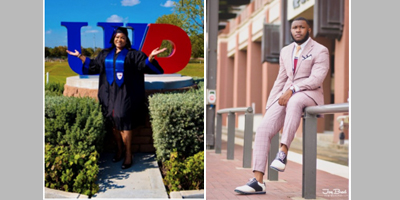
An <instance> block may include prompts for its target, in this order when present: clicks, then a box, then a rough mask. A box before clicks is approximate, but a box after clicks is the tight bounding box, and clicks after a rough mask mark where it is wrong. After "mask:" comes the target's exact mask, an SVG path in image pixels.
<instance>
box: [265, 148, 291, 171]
mask: <svg viewBox="0 0 400 200" xmlns="http://www.w3.org/2000/svg"><path fill="white" fill-rule="evenodd" d="M286 163H287V156H286V154H285V153H284V152H283V151H279V152H278V153H277V154H276V158H275V160H274V161H272V163H271V165H270V166H269V167H270V168H271V169H274V170H276V171H279V172H284V171H285V168H286Z"/></svg>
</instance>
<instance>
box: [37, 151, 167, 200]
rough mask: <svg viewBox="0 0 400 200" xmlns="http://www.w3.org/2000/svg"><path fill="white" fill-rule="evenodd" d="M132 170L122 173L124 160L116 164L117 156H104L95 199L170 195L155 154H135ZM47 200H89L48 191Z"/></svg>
mask: <svg viewBox="0 0 400 200" xmlns="http://www.w3.org/2000/svg"><path fill="white" fill-rule="evenodd" d="M134 155H135V157H134V160H133V162H134V164H133V165H132V167H131V168H129V169H126V170H122V169H121V165H122V162H123V160H121V161H119V162H116V163H113V162H112V157H113V156H114V154H112V153H105V154H102V155H101V156H100V161H99V175H98V177H99V180H98V183H99V187H100V189H99V191H98V192H97V193H96V194H95V195H93V196H92V199H101V198H163V199H168V194H167V191H166V189H165V186H164V184H163V182H162V176H161V172H160V170H159V168H158V164H157V161H156V159H155V154H149V153H135V154H134ZM45 198H74V199H77V198H79V199H87V198H88V197H87V196H86V195H81V194H77V193H68V192H63V191H59V190H52V189H49V188H45Z"/></svg>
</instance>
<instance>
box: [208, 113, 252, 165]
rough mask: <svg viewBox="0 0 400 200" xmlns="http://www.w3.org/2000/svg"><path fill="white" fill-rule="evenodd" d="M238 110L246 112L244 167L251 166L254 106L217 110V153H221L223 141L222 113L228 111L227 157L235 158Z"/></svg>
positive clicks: (229, 158)
mask: <svg viewBox="0 0 400 200" xmlns="http://www.w3.org/2000/svg"><path fill="white" fill-rule="evenodd" d="M236 112H245V120H244V121H245V123H244V136H243V140H244V141H243V168H250V167H251V154H252V142H253V120H254V113H253V108H252V107H239V108H225V109H221V110H218V111H217V127H216V129H217V130H216V133H215V153H221V143H222V114H223V113H228V139H227V140H228V141H227V144H228V147H227V159H228V160H233V158H234V148H235V120H236V114H235V113H236Z"/></svg>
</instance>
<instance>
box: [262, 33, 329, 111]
mask: <svg viewBox="0 0 400 200" xmlns="http://www.w3.org/2000/svg"><path fill="white" fill-rule="evenodd" d="M295 46H296V45H295V43H294V42H293V43H292V44H289V45H287V46H286V47H284V48H282V50H281V53H280V60H279V65H280V67H279V74H278V77H277V78H276V81H275V83H274V86H273V88H272V90H271V93H270V95H269V97H268V101H267V107H266V109H268V108H269V107H270V106H271V105H272V104H273V103H274V102H275V101H277V100H278V99H279V97H280V96H281V95H282V94H283V93H284V92H285V91H286V90H288V89H289V87H290V86H291V85H292V84H294V85H297V86H298V87H299V88H300V91H299V92H304V93H305V94H306V95H307V96H308V97H310V98H311V99H313V100H314V101H315V103H316V104H317V105H323V104H324V96H323V89H322V88H323V87H322V84H323V81H324V79H325V76H326V74H327V72H328V70H329V52H328V49H327V48H326V47H325V46H323V45H321V44H319V43H317V42H316V41H314V40H313V39H311V38H310V41H308V43H307V45H306V46H305V47H304V50H303V51H302V52H301V55H300V56H299V60H298V61H297V67H296V72H295V73H294V74H293V68H292V67H293V60H292V53H293V49H294V48H295Z"/></svg>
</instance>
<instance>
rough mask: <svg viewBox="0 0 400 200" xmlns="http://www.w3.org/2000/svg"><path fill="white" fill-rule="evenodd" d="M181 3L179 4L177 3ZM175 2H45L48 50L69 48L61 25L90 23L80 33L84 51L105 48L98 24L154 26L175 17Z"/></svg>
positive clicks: (169, 0)
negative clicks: (169, 16) (165, 18)
mask: <svg viewBox="0 0 400 200" xmlns="http://www.w3.org/2000/svg"><path fill="white" fill-rule="evenodd" d="M174 1H176V2H177V1H178V0H174ZM172 2H173V0H45V1H44V37H45V44H44V46H46V47H55V46H67V28H66V27H64V26H61V22H87V23H88V26H86V27H82V29H81V44H82V46H83V47H84V48H88V47H92V48H93V47H94V46H96V47H100V48H103V29H102V28H101V27H99V26H97V23H98V22H122V23H124V25H125V24H126V23H154V22H155V21H156V20H157V18H158V17H160V16H162V15H167V14H171V13H173V7H172V6H173V3H172Z"/></svg>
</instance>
